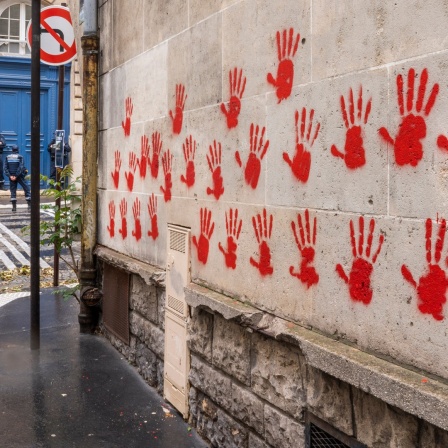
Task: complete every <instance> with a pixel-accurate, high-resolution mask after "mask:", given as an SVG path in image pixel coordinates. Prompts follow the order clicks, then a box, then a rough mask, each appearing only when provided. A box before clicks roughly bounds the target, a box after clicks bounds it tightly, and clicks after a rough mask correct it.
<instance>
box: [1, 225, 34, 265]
mask: <svg viewBox="0 0 448 448" xmlns="http://www.w3.org/2000/svg"><path fill="white" fill-rule="evenodd" d="M0 243H2V244H3V246H5V247H7V248H8V249H9V250H10V252H11V254H12V255H13V256H14V257H15V258H16V260H17V261H18V262H19V263H22V266H29V265H30V262H29V261H28V260H27V259H26V258H25V257H24V256H23V255H22V254H21V253H20V252H19V251H18V250H17V249H16V248H15V247H14V246H13V245H12V244H11V243H10V242H9V241H8V240H6V239H5V238H4V237H3V235H2V234H1V233H0Z"/></svg>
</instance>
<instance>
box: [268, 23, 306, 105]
mask: <svg viewBox="0 0 448 448" xmlns="http://www.w3.org/2000/svg"><path fill="white" fill-rule="evenodd" d="M299 41H300V34H297V35H294V29H293V28H290V29H289V33H288V30H286V29H285V30H283V33H282V34H280V31H277V54H278V61H279V64H278V68H277V78H274V77H273V76H272V74H271V73H268V76H267V79H268V83H269V84H272V85H273V86H274V87H275V89H276V92H275V93H276V94H277V98H278V102H279V103H280V101H282V100H284V99H286V98H288V97H289V95H291V90H292V85H293V82H294V62H293V61H292V59H293V58H294V56H295V55H296V52H297V48H298V47H299Z"/></svg>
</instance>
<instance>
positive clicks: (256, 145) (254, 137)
mask: <svg viewBox="0 0 448 448" xmlns="http://www.w3.org/2000/svg"><path fill="white" fill-rule="evenodd" d="M259 130H260V129H259V127H258V125H257V126H256V127H255V125H254V124H253V123H252V124H251V125H250V153H249V157H248V159H247V162H246V167H245V169H244V178H245V179H246V183H247V184H248V185H250V186H251V187H252V188H253V189H255V188H257V185H258V179H259V177H260V172H261V161H262V160H263V157H264V156H265V155H266V151H267V150H268V148H269V140H266V142H263V139H264V133H265V131H266V128H265V127H263V128H262V130H261V135H260V139H258V134H259ZM235 159H236V162H237V163H238V165H239V166H240V167H242V166H243V163H242V162H241V156H240V153H239V151H236V152H235Z"/></svg>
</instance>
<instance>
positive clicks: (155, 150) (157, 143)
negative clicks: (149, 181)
mask: <svg viewBox="0 0 448 448" xmlns="http://www.w3.org/2000/svg"><path fill="white" fill-rule="evenodd" d="M151 139H152V159H151V158H150V159H149V160H148V163H149V166H150V167H151V176H152V177H153V178H154V179H157V176H158V175H159V154H160V151H161V150H162V140H161V139H160V132H153V134H152V136H151Z"/></svg>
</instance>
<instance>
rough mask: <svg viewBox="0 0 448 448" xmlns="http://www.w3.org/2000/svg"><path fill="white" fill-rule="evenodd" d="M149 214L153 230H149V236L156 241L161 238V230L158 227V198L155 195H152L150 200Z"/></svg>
mask: <svg viewBox="0 0 448 448" xmlns="http://www.w3.org/2000/svg"><path fill="white" fill-rule="evenodd" d="M148 213H149V217H150V218H151V229H150V230H148V236H150V237H151V238H152V239H153V240H156V239H157V237H158V236H159V228H158V226H157V197H156V196H155V194H154V193H152V194H151V197H150V198H149V203H148Z"/></svg>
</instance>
